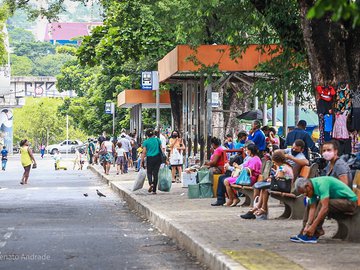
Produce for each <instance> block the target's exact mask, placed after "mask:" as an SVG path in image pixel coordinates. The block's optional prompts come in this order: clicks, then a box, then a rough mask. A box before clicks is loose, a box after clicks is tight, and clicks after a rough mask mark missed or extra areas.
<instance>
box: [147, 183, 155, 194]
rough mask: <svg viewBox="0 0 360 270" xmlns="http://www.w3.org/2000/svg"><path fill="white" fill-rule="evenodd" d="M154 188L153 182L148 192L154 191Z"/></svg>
mask: <svg viewBox="0 0 360 270" xmlns="http://www.w3.org/2000/svg"><path fill="white" fill-rule="evenodd" d="M153 188H154V185H153V184H151V185H150V187H149V189H148V192H149V193H150V192H152V191H153Z"/></svg>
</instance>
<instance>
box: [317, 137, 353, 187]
mask: <svg viewBox="0 0 360 270" xmlns="http://www.w3.org/2000/svg"><path fill="white" fill-rule="evenodd" d="M339 148H340V147H339V143H338V142H337V141H335V140H331V141H329V142H325V143H324V145H323V147H322V156H323V158H324V159H326V160H327V161H328V165H327V166H326V168H325V171H326V175H329V176H333V177H335V178H337V179H339V180H341V181H342V182H344V183H345V184H346V185H348V186H349V187H350V188H351V187H352V174H351V170H350V167H349V165H348V164H347V163H346V161H344V160H343V159H341V158H339V155H338V153H339Z"/></svg>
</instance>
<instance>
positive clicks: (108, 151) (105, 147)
mask: <svg viewBox="0 0 360 270" xmlns="http://www.w3.org/2000/svg"><path fill="white" fill-rule="evenodd" d="M114 151H115V149H114V144H113V143H112V142H111V141H110V137H106V141H104V142H103V143H102V144H101V147H100V151H99V154H100V162H101V163H102V166H103V168H104V172H105V174H107V175H108V174H109V171H110V165H111V163H112V161H113V158H114V157H113V153H114Z"/></svg>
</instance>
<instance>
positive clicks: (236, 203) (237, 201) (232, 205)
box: [230, 199, 240, 207]
mask: <svg viewBox="0 0 360 270" xmlns="http://www.w3.org/2000/svg"><path fill="white" fill-rule="evenodd" d="M239 202H240V200H239V199H236V200H235V202H233V203H232V204H231V205H230V207H235V206H237V205H238V204H239Z"/></svg>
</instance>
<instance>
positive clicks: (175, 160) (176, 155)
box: [170, 148, 183, 165]
mask: <svg viewBox="0 0 360 270" xmlns="http://www.w3.org/2000/svg"><path fill="white" fill-rule="evenodd" d="M170 164H171V165H181V164H183V156H182V155H181V154H180V152H179V150H177V149H176V148H174V150H173V152H172V154H171V155H170Z"/></svg>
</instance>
